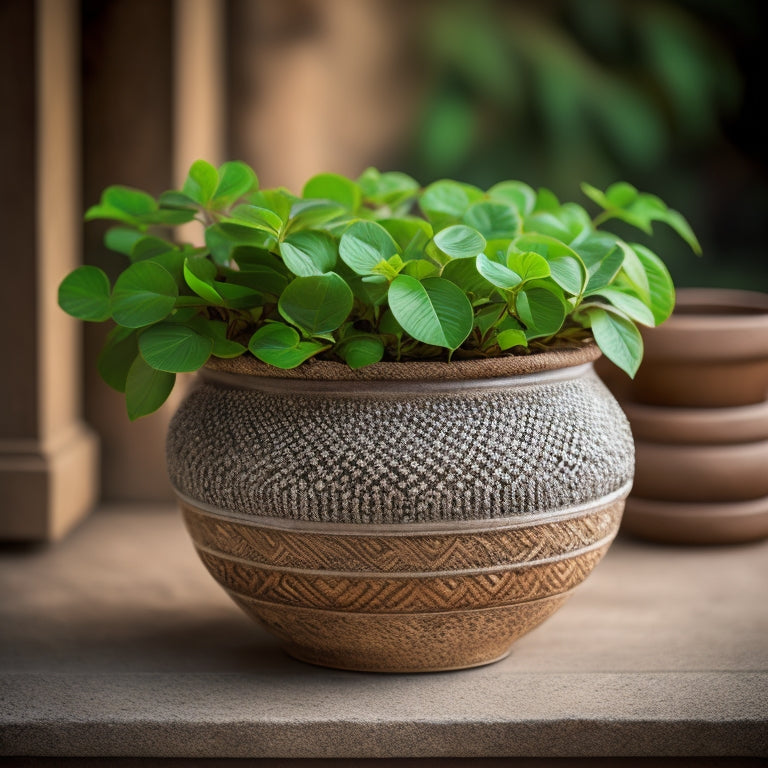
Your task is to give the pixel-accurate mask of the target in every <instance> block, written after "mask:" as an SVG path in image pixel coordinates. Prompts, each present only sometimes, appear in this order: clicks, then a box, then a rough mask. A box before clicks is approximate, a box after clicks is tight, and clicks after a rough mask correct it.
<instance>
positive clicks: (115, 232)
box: [104, 227, 144, 256]
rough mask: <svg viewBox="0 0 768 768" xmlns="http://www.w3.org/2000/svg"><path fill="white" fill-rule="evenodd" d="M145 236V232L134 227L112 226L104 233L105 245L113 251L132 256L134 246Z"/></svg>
mask: <svg viewBox="0 0 768 768" xmlns="http://www.w3.org/2000/svg"><path fill="white" fill-rule="evenodd" d="M143 237H144V233H143V232H141V231H140V230H138V229H134V228H133V227H112V228H110V229H108V230H107V232H106V234H105V235H104V245H106V246H107V248H109V249H110V250H111V251H117V253H122V254H123V255H124V256H130V255H131V251H132V250H133V246H134V245H135V244H136V242H137V241H138V240H141V239H142V238H143Z"/></svg>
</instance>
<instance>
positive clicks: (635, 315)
mask: <svg viewBox="0 0 768 768" xmlns="http://www.w3.org/2000/svg"><path fill="white" fill-rule="evenodd" d="M597 295H598V296H601V297H602V298H604V299H607V300H608V301H609V302H610V303H611V304H612V305H613V306H614V307H616V309H618V310H620V311H621V312H623V313H624V314H625V315H626V316H627V317H628V318H629V319H630V320H633V321H634V322H636V323H640V325H647V326H649V327H651V328H652V327H653V326H654V325H656V323H655V321H654V319H653V312H651V310H650V309H649V308H648V307H647V306H646V305H645V304H644V303H643V302H642V301H640V299H638V298H637V297H636V296H633V295H632V294H631V293H627V292H626V291H623V290H621V289H620V288H614V287H611V286H609V287H606V288H603V289H602V290H601V291H599V293H598V294H597Z"/></svg>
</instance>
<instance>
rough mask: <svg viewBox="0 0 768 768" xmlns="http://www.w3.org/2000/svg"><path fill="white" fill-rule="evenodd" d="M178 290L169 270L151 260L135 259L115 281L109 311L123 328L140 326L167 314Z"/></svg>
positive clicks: (154, 321)
mask: <svg viewBox="0 0 768 768" xmlns="http://www.w3.org/2000/svg"><path fill="white" fill-rule="evenodd" d="M178 294H179V291H178V288H177V287H176V281H175V280H174V279H173V276H172V275H171V273H170V272H169V271H168V270H167V269H165V268H164V267H161V266H160V265H159V264H155V263H154V262H152V261H138V262H136V263H135V264H132V265H131V266H130V267H128V268H127V269H126V270H125V271H124V272H123V273H122V274H121V275H120V276H119V277H118V278H117V280H116V281H115V288H114V291H113V292H112V315H113V317H114V318H115V322H117V323H118V324H119V325H122V326H124V327H126V328H141V327H142V326H144V325H151V324H152V323H156V322H157V321H158V320H162V319H163V318H165V317H167V316H168V315H169V314H170V313H171V311H172V310H173V307H174V305H175V303H176V297H177V296H178Z"/></svg>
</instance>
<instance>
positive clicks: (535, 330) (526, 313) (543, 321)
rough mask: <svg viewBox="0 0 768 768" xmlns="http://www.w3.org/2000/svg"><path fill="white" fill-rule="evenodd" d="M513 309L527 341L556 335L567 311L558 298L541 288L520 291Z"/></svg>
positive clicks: (551, 292)
mask: <svg viewBox="0 0 768 768" xmlns="http://www.w3.org/2000/svg"><path fill="white" fill-rule="evenodd" d="M515 309H516V310H517V314H518V317H519V318H520V320H521V321H522V322H523V324H524V325H525V329H526V334H525V335H526V336H527V338H529V339H536V338H541V337H543V336H552V335H553V334H555V333H557V332H558V331H559V330H560V329H561V328H562V327H563V322H564V321H565V315H566V310H567V308H566V306H565V304H564V302H563V300H562V298H561V297H560V296H558V295H557V294H556V293H554V292H553V291H549V290H547V289H546V288H541V287H534V288H528V289H526V290H524V291H521V292H520V293H519V294H518V295H517V298H516V300H515Z"/></svg>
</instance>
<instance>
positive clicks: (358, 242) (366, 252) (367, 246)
mask: <svg viewBox="0 0 768 768" xmlns="http://www.w3.org/2000/svg"><path fill="white" fill-rule="evenodd" d="M396 253H398V248H397V244H396V243H395V241H394V240H393V239H392V236H391V235H390V234H389V232H387V230H386V229H384V227H382V226H381V225H380V224H377V223H376V222H374V221H356V222H355V223H354V224H352V226H351V227H349V229H347V231H346V232H345V233H344V234H343V235H342V236H341V240H340V241H339V255H340V256H341V259H342V261H343V262H344V263H345V264H346V265H347V266H348V267H350V269H352V270H353V271H354V272H356V273H357V274H358V275H373V274H376V266H377V265H378V264H379V263H380V262H382V261H387V260H388V259H389V258H390V257H392V256H394V255H395V254H396Z"/></svg>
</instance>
